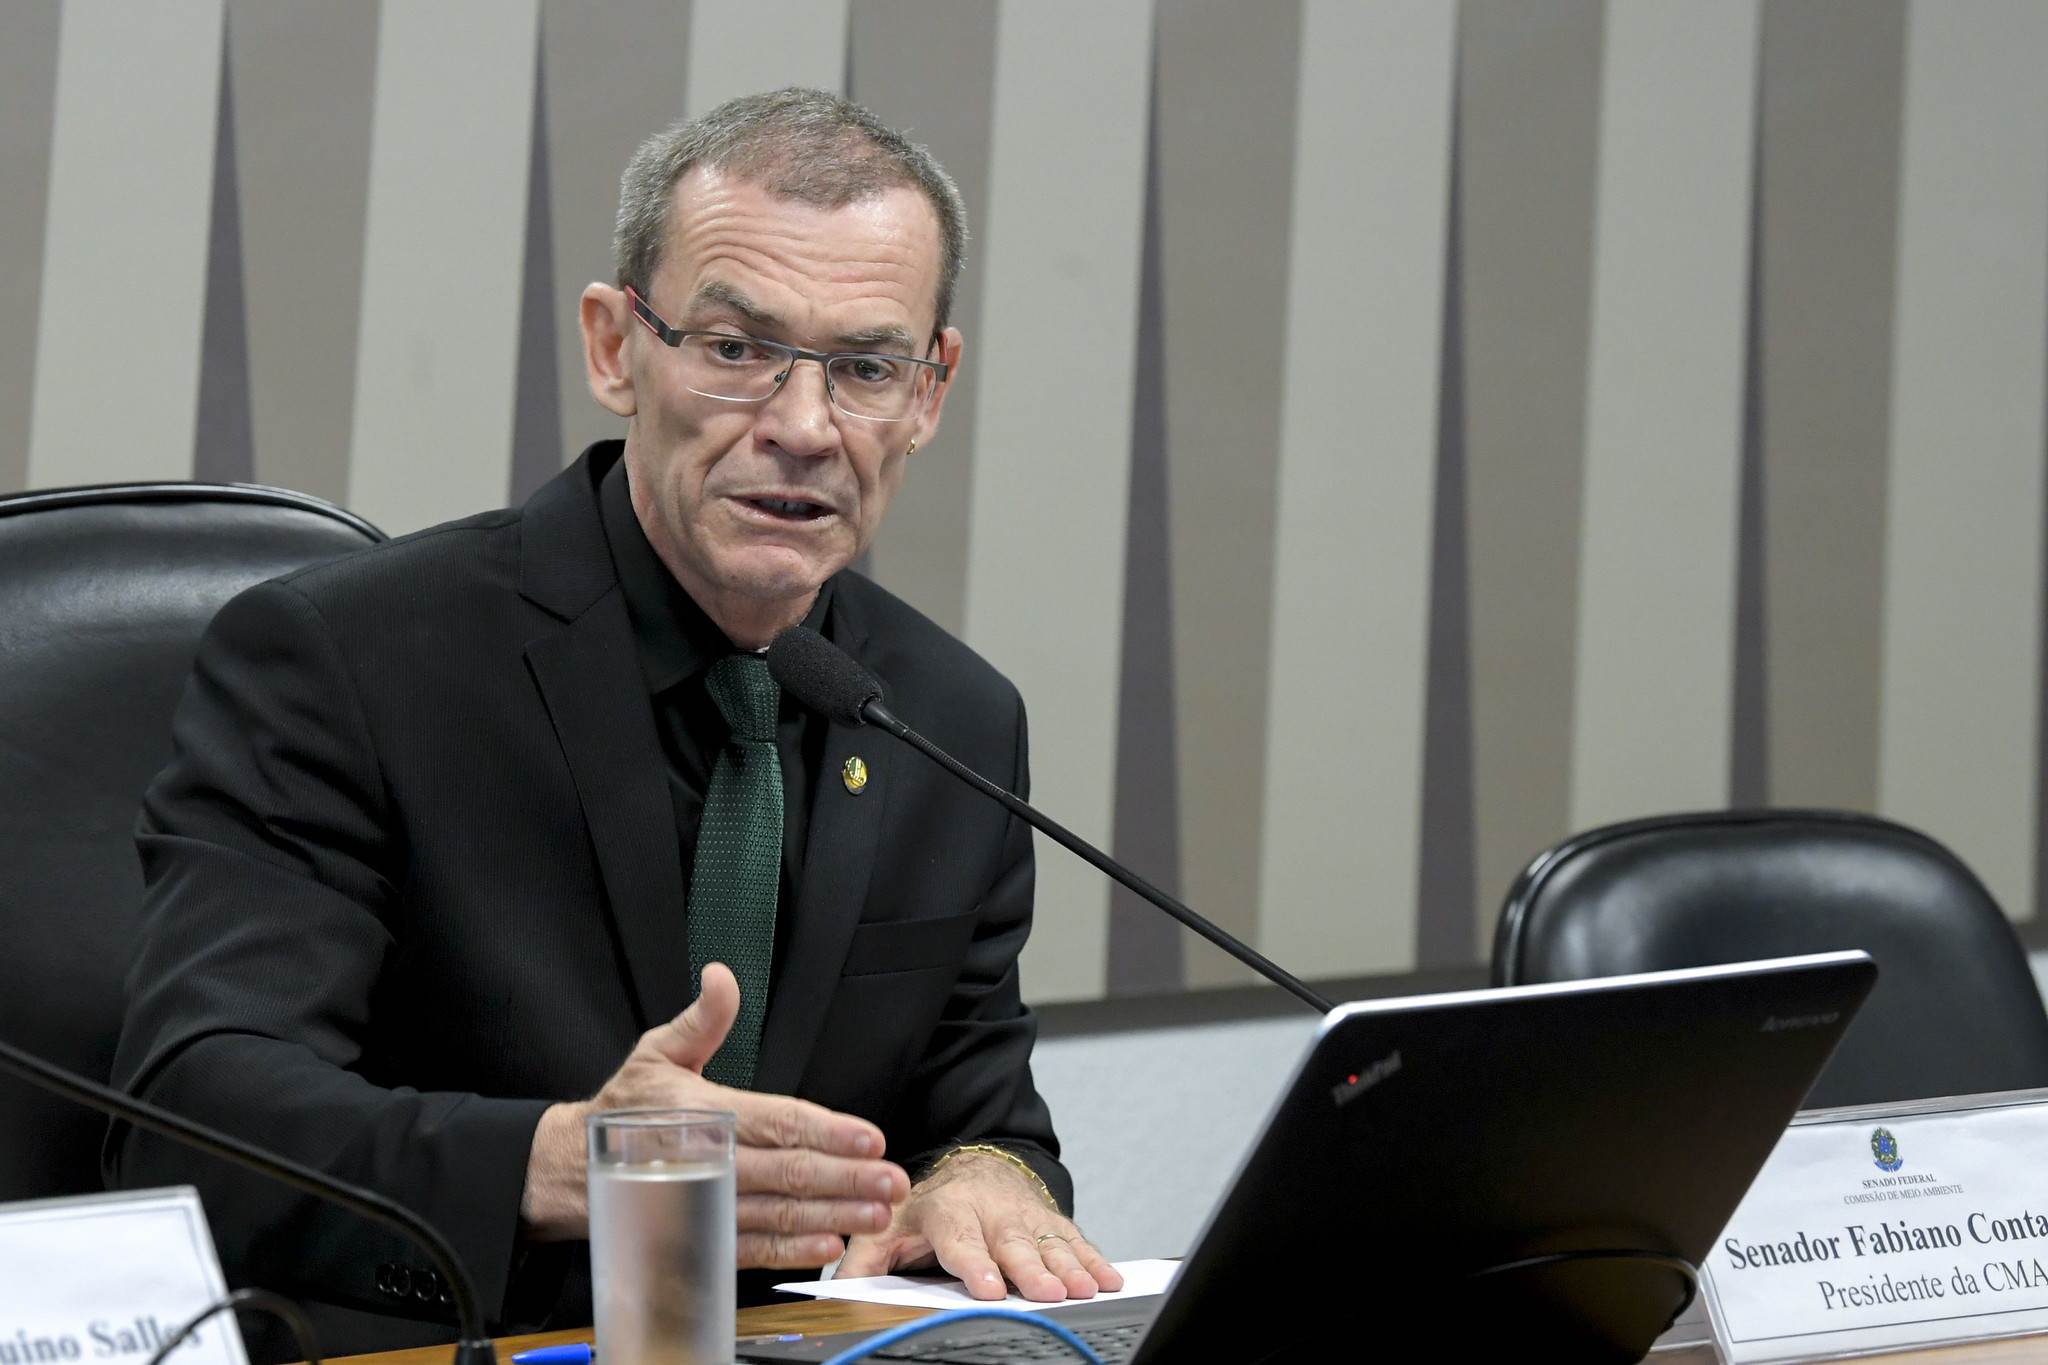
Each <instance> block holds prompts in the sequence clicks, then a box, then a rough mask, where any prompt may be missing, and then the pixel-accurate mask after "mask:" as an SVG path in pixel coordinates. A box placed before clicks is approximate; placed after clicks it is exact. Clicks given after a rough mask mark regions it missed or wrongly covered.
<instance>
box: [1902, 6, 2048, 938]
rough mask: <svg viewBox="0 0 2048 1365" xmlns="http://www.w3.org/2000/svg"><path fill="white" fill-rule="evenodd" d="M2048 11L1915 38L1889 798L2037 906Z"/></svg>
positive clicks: (1969, 13)
mask: <svg viewBox="0 0 2048 1365" xmlns="http://www.w3.org/2000/svg"><path fill="white" fill-rule="evenodd" d="M2044 69H2048V6H2043V5H2040V4H2037V3H2033V0H2005V2H2004V3H1989V2H1987V3H1979V4H1971V5H1956V4H1918V3H1916V4H1914V5H1913V6H1912V8H1911V10H1910V11H1909V13H1908V18H1907V25H1906V77H1905V90H1906V100H1905V115H1904V122H1905V144H1904V153H1903V156H1902V159H1901V162H1900V167H1899V226H1898V233H1899V252H1898V286H1897V288H1898V313H1897V323H1896V329H1895V332H1894V337H1893V352H1892V355H1893V361H1892V444H1891V482H1890V487H1889V490H1888V494H1889V496H1888V498H1887V503H1886V506H1887V526H1888V529H1889V533H1890V534H1889V539H1888V541H1887V544H1886V554H1885V575H1884V594H1885V597H1884V600H1885V633H1884V694H1883V698H1882V703H1881V708H1880V722H1879V723H1880V731H1879V734H1880V739H1879V749H1878V797H1879V801H1880V803H1881V805H1882V809H1883V810H1884V811H1885V812H1886V813H1887V814H1889V815H1892V816H1895V817H1897V818H1898V819H1901V820H1904V821H1906V822H1907V823H1909V824H1914V825H1918V826H1920V827H1922V828H1924V829H1926V830H1927V831H1928V832H1929V833H1931V834H1933V835H1934V836H1935V837H1936V838H1938V839H1941V840H1943V841H1945V842H1946V843H1948V844H1949V845H1950V846H1951V847H1953V848H1954V849H1955V851H1956V853H1957V854H1958V855H1959V856H1960V857H1961V858H1962V859H1963V861H1964V862H1966V863H1968V864H1969V865H1970V866H1971V867H1973V868H1975V869H1976V871H1977V874H1978V875H1979V876H1981V877H1982V878H1983V879H1984V881H1985V884H1986V885H1987V886H1989V887H1990V889H1991V892H1992V894H1993V895H1994V896H1996V897H1997V898H1998V901H1999V903H2000V904H2001V905H2003V906H2005V908H2006V911H2007V912H2008V913H2009V914H2014V915H2027V914H2029V913H2030V912H2031V910H2032V907H2033V904H2034V885H2033V883H2034V847H2035V841H2036V840H2037V839H2038V838H2039V837H2040V821H2039V810H2038V801H2037V796H2038V793H2037V788H2036V783H2037V781H2038V778H2039V774H2038V772H2037V765H2038V762H2039V758H2040V748H2039V745H2038V742H2037V737H2038V733H2039V730H2038V725H2039V722H2038V715H2039V711H2038V707H2039V704H2040V698H2039V687H2040V683H2041V670H2040V647H2041V646H2040V629H2041V603H2040V592H2041V506H2042V473H2041V464H2042V401H2043V395H2042V366H2043V354H2042V351H2043V344H2044V338H2048V156H2044V155H2043V149H2044V148H2048V82H2044V81H2043V79H2042V75H2041V73H2042V71H2043V70H2044Z"/></svg>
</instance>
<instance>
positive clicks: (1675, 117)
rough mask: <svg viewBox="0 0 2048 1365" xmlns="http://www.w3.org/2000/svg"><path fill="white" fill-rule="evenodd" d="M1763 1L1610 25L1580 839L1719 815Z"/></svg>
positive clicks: (1584, 585)
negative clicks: (1613, 823)
mask: <svg viewBox="0 0 2048 1365" xmlns="http://www.w3.org/2000/svg"><path fill="white" fill-rule="evenodd" d="M1756 41H1757V6H1756V3H1755V0H1727V2H1726V3H1722V4H1715V5H1697V4H1692V3H1688V0H1640V2H1639V3H1631V4H1618V5H1611V6H1609V7H1608V11H1607V32H1606V39H1605V52H1604V57H1603V62H1604V70H1603V73H1602V82H1601V87H1602V88H1601V105H1600V178H1599V202H1598V207H1597V209H1596V210H1595V220H1594V221H1595V227H1594V238H1593V241H1594V260H1593V302H1592V323H1591V343H1590V358H1589V364H1588V374H1587V398H1586V466H1585V468H1586V472H1585V503H1584V508H1585V512H1584V516H1585V531H1584V539H1583V542H1582V547H1581V559H1580V564H1579V638H1578V669H1577V680H1576V683H1575V687H1574V694H1573V711H1572V768H1571V772H1572V793H1571V813H1572V823H1573V824H1574V825H1575V826H1578V827H1581V828H1583V827H1585V826H1588V825H1596V824H1600V823H1603V822H1605V821H1609V820H1618V819H1623V818H1627V817H1631V816H1637V815H1644V814H1649V813H1652V812H1657V811H1666V810H1673V809H1679V808H1687V807H1700V806H1716V805H1719V804H1721V803H1722V802H1723V801H1724V800H1725V799H1726V798H1727V792H1728V771H1729V769H1728V760H1729V735H1730V726H1729V717H1730V705H1731V699H1732V688H1733V681H1734V679H1733V655H1734V615H1735V599H1734V589H1735V536H1736V509H1737V505H1736V493H1737V471H1738V469H1739V467H1740V463H1741V436H1742V403H1743V372H1744V358H1745V336H1746V312H1747V309H1746V303H1747V282H1748V278H1749V276H1748V270H1749V236H1750V197H1751V183H1750V174H1751V164H1752V159H1751V154H1752V150H1753V148H1752V137H1753V129H1754V119H1753V114H1754V106H1755V96H1756Z"/></svg>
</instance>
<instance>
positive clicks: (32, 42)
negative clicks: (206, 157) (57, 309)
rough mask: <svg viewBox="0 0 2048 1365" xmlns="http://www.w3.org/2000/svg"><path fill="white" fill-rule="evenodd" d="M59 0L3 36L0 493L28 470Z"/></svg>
mask: <svg viewBox="0 0 2048 1365" xmlns="http://www.w3.org/2000/svg"><path fill="white" fill-rule="evenodd" d="M57 10H58V4H57V0H25V3H22V4H18V5H16V6H15V7H14V8H13V9H12V10H10V11H9V13H8V16H7V41H6V42H5V43H0V185H5V186H7V193H6V194H0V493H8V492H12V491H14V490H15V489H17V488H20V487H21V486H22V485H23V484H24V483H25V482H26V480H27V478H28V422H29V407H30V399H31V397H32V396H33V395H34V392H35V377H36V301H37V300H38V299H39V298H40V297H41V296H42V284H43V218H44V215H45V212H46V210H47V209H48V208H49V200H48V198H47V191H48V189H49V185H50V176H49V172H50V120H51V117H52V115H53V114H54V112H55V110H54V106H55V102H56V95H57V28H58V14H57Z"/></svg>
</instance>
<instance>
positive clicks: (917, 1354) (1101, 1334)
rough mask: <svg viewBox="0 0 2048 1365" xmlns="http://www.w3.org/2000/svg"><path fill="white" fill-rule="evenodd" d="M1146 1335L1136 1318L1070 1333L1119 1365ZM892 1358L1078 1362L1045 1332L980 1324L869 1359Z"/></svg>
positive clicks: (942, 1363) (917, 1364)
mask: <svg viewBox="0 0 2048 1365" xmlns="http://www.w3.org/2000/svg"><path fill="white" fill-rule="evenodd" d="M1144 1333H1145V1324H1143V1323H1141V1322H1125V1323H1114V1324H1111V1325H1109V1326H1106V1327H1083V1328H1077V1329H1075V1331H1074V1335H1075V1336H1077V1337H1079V1338H1081V1340H1083V1341H1085V1342H1087V1343H1088V1349H1089V1350H1091V1351H1093V1352H1095V1354H1096V1355H1098V1356H1101V1357H1102V1360H1103V1365H1121V1363H1122V1362H1124V1361H1128V1360H1129V1359H1130V1358H1131V1355H1132V1353H1133V1352H1135V1351H1136V1350H1137V1349H1138V1338H1139V1337H1141V1336H1143V1335H1144ZM868 1358H869V1359H871V1360H895V1361H905V1362H910V1365H1027V1363H1028V1362H1036V1361H1047V1362H1057V1361H1070V1362H1078V1361H1079V1360H1080V1359H1081V1357H1080V1356H1079V1355H1077V1354H1075V1351H1074V1348H1073V1347H1071V1346H1069V1345H1067V1343H1066V1342H1064V1341H1061V1340H1060V1339H1059V1338H1058V1337H1056V1336H1054V1335H1053V1334H1052V1333H1050V1332H1047V1331H1042V1330H1039V1329H1036V1328H1030V1327H1004V1328H1000V1329H998V1330H996V1331H993V1332H992V1331H989V1330H988V1329H986V1328H984V1329H982V1330H980V1331H977V1332H975V1333H974V1334H973V1335H972V1336H971V1337H970V1336H948V1335H946V1334H945V1333H943V1332H931V1333H928V1334H926V1335H924V1336H921V1337H911V1338H910V1339H909V1340H907V1341H899V1342H897V1343H896V1344H895V1345H894V1346H884V1347H883V1348H882V1349H881V1350H879V1351H876V1352H874V1353H873V1354H872V1355H870V1356H869V1357H868Z"/></svg>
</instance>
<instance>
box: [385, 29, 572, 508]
mask: <svg viewBox="0 0 2048 1365" xmlns="http://www.w3.org/2000/svg"><path fill="white" fill-rule="evenodd" d="M539 21H540V5H539V0H519V2H518V3H511V4H505V3H499V0H461V2H460V3H455V2H454V0H451V2H450V3H448V4H443V5H435V6H426V5H402V4H393V5H387V6H385V8H384V12H383V21H382V24H381V27H380V30H379V33H378V39H377V95H376V99H377V106H376V115H375V128H374V130H373V132H372V135H371V143H370V190H369V212H368V221H367V224H366V226H365V228H364V232H363V238H364V241H363V302H362V317H361V322H360V325H359V328H358V340H357V347H356V357H357V361H356V392H355V412H354V420H353V427H352V430H351V434H350V443H349V481H348V490H349V494H348V496H349V502H350V504H351V505H352V506H353V507H354V508H355V510H357V511H358V512H361V513H362V514H363V515H364V516H366V517H368V518H369V519H370V520H371V521H374V522H376V523H377V524H378V525H379V526H382V527H383V528H384V529H385V530H387V531H390V532H392V533H393V534H397V533H399V532H404V531H411V530H416V529H418V528H419V527H422V526H427V525H431V524H432V523H434V522H438V521H445V520H447V519H449V518H452V517H459V516H463V515H465V514H467V513H469V512H473V511H475V510H477V509H478V508H479V507H488V506H494V505H497V504H499V503H502V502H503V501H504V498H505V490H506V488H507V486H508V482H509V471H510V468H511V453H512V418H513V404H514V396H515V385H514V382H513V381H514V374H515V362H516V360H517V355H518V339H519V307H520V303H521V299H522V297H523V294H522V283H523V280H524V269H523V267H524V262H525V256H524V252H525V246H526V218H527V197H526V186H527V171H528V167H529V162H530V153H531V146H530V143H529V141H528V139H529V137H530V136H531V134H532V129H533V100H532V89H533V72H534V52H535V43H536V39H537V32H538V28H539ZM451 53H460V54H461V57H460V60H450V59H449V54H451ZM507 91H510V92H513V93H512V97H511V98H510V99H508V98H506V92H507ZM464 225H475V227H476V233H475V235H474V236H463V235H460V234H461V230H462V227H463V226H464ZM486 225H494V226H486ZM429 229H431V232H430V231H429ZM429 235H430V236H431V237H432V238H433V239H434V240H435V241H436V242H440V241H447V242H450V243H451V246H450V248H449V249H447V250H434V249H426V250H423V249H422V245H423V244H422V240H421V239H422V237H423V236H429Z"/></svg>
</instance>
